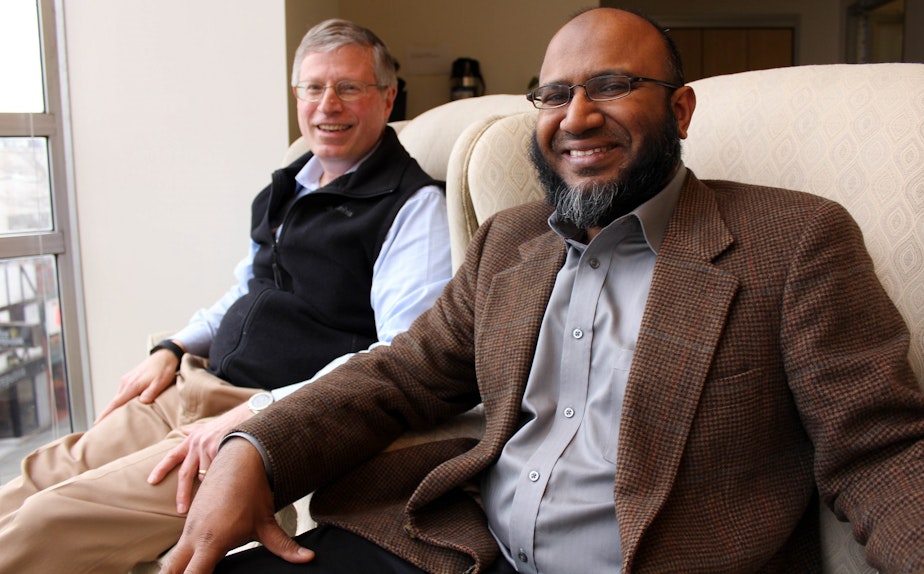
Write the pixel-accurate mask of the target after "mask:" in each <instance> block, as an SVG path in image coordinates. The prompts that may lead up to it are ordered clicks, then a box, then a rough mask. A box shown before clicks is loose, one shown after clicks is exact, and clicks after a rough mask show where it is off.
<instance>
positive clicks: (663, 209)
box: [549, 162, 687, 253]
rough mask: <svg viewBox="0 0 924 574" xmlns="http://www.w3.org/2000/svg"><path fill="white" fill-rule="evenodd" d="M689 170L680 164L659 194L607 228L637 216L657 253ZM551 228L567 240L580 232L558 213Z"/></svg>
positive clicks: (650, 244)
mask: <svg viewBox="0 0 924 574" xmlns="http://www.w3.org/2000/svg"><path fill="white" fill-rule="evenodd" d="M686 174H687V168H686V166H684V165H683V162H681V163H680V166H679V167H678V168H677V172H676V173H675V174H674V177H672V178H671V180H670V181H669V182H668V183H667V185H666V186H665V187H664V189H662V190H661V191H660V192H658V193H657V194H656V195H655V196H654V197H652V198H651V199H649V200H648V201H646V202H645V203H643V204H641V205H640V206H638V207H636V208H635V209H634V210H633V211H632V212H631V213H628V214H626V215H624V216H622V217H620V218H619V219H617V220H616V221H614V222H612V223H610V224H609V225H608V226H607V228H609V227H611V226H614V225H618V224H620V222H623V221H625V219H626V218H627V217H631V216H633V215H634V216H635V217H636V219H638V221H639V223H640V224H641V227H642V233H643V234H644V235H645V241H646V242H647V243H648V246H649V247H651V250H652V251H654V252H655V253H657V252H658V250H659V249H661V243H663V242H664V233H665V232H666V231H667V224H668V222H669V221H670V218H671V215H672V214H673V213H674V207H675V206H676V205H677V199H678V197H679V196H680V188H681V187H682V186H683V181H684V179H685V178H686ZM549 227H551V228H552V231H554V232H555V233H557V234H558V235H559V236H561V237H562V238H563V239H565V240H572V239H575V238H576V236H577V234H578V232H579V230H578V229H576V228H575V227H574V226H573V225H571V224H570V223H568V222H564V221H561V220H559V219H558V213H557V212H553V213H552V215H551V216H550V217H549Z"/></svg>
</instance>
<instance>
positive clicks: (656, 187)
mask: <svg viewBox="0 0 924 574" xmlns="http://www.w3.org/2000/svg"><path fill="white" fill-rule="evenodd" d="M529 159H530V160H531V161H532V163H533V166H534V167H535V168H536V172H537V173H538V175H539V183H540V184H542V187H543V188H544V189H545V194H546V201H547V202H548V203H549V205H551V206H553V207H554V208H555V211H557V212H558V217H559V218H560V219H561V220H563V221H568V222H571V223H572V224H574V225H575V226H577V227H578V228H579V229H589V228H592V227H599V228H602V227H606V226H607V225H609V224H610V223H612V222H613V221H615V220H616V219H618V218H619V217H622V216H623V215H625V214H626V213H629V212H630V211H632V210H633V209H635V208H636V207H638V206H639V205H641V204H643V203H645V202H646V201H648V200H649V199H651V198H652V197H654V196H655V195H657V193H658V192H659V191H661V190H662V189H663V188H664V186H665V185H667V182H668V181H669V180H670V178H671V176H672V175H673V173H674V168H676V167H677V164H678V163H679V161H680V133H679V131H678V129H677V120H676V118H675V117H674V113H673V111H672V110H670V109H668V113H667V114H666V117H665V119H664V121H663V122H662V123H661V125H660V126H659V129H658V130H657V132H655V133H654V134H652V137H650V138H647V139H646V141H645V143H644V144H643V146H642V148H641V149H640V150H639V155H638V157H637V158H636V159H635V161H633V162H632V163H631V164H630V165H629V166H628V167H627V168H626V169H624V170H623V171H622V173H621V174H620V176H619V177H618V178H616V179H614V180H610V181H607V182H604V183H590V184H587V185H579V186H576V187H571V186H569V185H568V184H567V183H565V181H564V180H563V179H562V178H561V176H559V175H558V174H557V173H555V170H554V169H552V166H551V165H550V164H549V162H548V160H547V159H546V158H545V156H544V155H543V154H542V151H541V150H540V149H539V141H538V140H537V139H536V134H535V132H534V133H533V139H532V144H531V145H530V148H529Z"/></svg>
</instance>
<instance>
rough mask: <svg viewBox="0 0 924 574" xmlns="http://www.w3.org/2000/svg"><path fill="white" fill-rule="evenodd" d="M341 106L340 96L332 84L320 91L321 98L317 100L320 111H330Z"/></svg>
mask: <svg viewBox="0 0 924 574" xmlns="http://www.w3.org/2000/svg"><path fill="white" fill-rule="evenodd" d="M342 107H343V102H342V101H341V100H340V96H338V95H337V90H336V89H334V87H333V86H327V87H326V88H325V89H324V91H323V92H322V93H321V99H320V101H318V109H319V110H321V111H322V112H332V111H337V110H339V109H341V108H342Z"/></svg>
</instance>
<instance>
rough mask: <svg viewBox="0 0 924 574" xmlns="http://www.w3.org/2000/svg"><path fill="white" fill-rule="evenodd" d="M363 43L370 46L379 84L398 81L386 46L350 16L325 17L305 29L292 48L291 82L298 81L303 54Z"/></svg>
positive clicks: (392, 59) (394, 63)
mask: <svg viewBox="0 0 924 574" xmlns="http://www.w3.org/2000/svg"><path fill="white" fill-rule="evenodd" d="M351 45H358V46H365V47H367V48H372V59H373V68H374V71H375V81H376V83H378V84H379V85H380V86H389V87H395V86H397V85H398V74H397V65H396V62H395V59H394V57H392V55H391V52H390V51H389V50H388V46H386V45H385V42H383V41H382V40H381V39H380V38H379V37H378V36H376V35H375V33H374V32H373V31H372V30H369V29H368V28H364V27H362V26H359V25H358V24H354V23H353V22H350V21H349V20H340V19H336V18H335V19H331V20H325V21H323V22H321V23H320V24H318V25H317V26H315V27H313V28H312V29H311V30H308V33H307V34H305V37H304V38H302V43H301V44H299V46H298V49H297V50H296V51H295V61H294V63H293V65H292V85H293V86H294V85H296V84H297V83H298V80H299V78H298V76H299V72H300V71H301V67H302V61H303V60H304V59H305V56H307V55H308V54H311V53H314V52H330V51H331V50H336V49H337V48H341V47H343V46H351Z"/></svg>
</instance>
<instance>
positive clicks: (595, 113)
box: [560, 86, 605, 135]
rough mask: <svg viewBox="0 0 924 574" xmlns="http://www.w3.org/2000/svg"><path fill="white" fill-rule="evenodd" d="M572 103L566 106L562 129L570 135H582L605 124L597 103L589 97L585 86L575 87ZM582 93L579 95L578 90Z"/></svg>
mask: <svg viewBox="0 0 924 574" xmlns="http://www.w3.org/2000/svg"><path fill="white" fill-rule="evenodd" d="M572 89H573V90H574V92H573V94H572V97H571V101H570V102H569V103H568V105H567V106H565V108H564V109H565V116H564V117H563V118H562V120H561V124H560V127H561V129H562V130H564V131H566V132H568V133H570V134H575V135H578V134H582V133H584V132H586V131H587V130H591V129H594V128H598V127H600V126H602V125H603V124H604V123H605V119H604V117H603V114H602V113H601V112H600V108H599V106H598V105H597V102H594V101H593V100H591V99H590V98H588V97H587V92H586V91H584V87H583V86H575V87H574V88H572ZM579 89H580V90H581V93H580V94H579V93H578V90H579Z"/></svg>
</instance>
